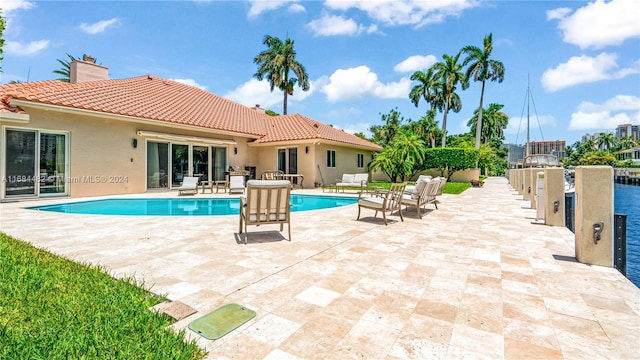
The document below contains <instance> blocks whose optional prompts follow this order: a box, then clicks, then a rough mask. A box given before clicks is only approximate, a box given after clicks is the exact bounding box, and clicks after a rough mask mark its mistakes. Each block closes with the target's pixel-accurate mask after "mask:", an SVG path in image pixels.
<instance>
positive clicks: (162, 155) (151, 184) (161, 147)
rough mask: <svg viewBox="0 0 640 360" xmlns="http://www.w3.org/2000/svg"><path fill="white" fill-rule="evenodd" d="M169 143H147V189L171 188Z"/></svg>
mask: <svg viewBox="0 0 640 360" xmlns="http://www.w3.org/2000/svg"><path fill="white" fill-rule="evenodd" d="M168 180H169V144H167V143H157V142H152V141H150V142H149V143H147V189H152V190H157V189H168V188H169V181H168Z"/></svg>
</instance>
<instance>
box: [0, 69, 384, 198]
mask: <svg viewBox="0 0 640 360" xmlns="http://www.w3.org/2000/svg"><path fill="white" fill-rule="evenodd" d="M70 74H71V77H70V78H71V81H70V82H69V83H65V82H61V81H58V80H51V81H41V82H32V83H22V84H8V85H2V86H0V128H1V136H0V179H1V180H2V181H1V182H0V200H4V201H8V200H12V199H22V198H38V197H50V196H69V197H84V196H100V195H114V194H131V193H141V192H146V191H164V190H171V189H173V188H176V187H177V186H179V185H180V183H181V181H182V179H183V178H184V177H185V176H198V177H200V178H201V179H202V180H224V179H225V178H226V175H227V172H228V170H229V168H230V167H235V168H240V169H247V170H251V172H252V174H253V176H255V177H256V178H260V175H261V174H262V173H264V172H266V171H273V170H281V171H283V172H284V173H288V174H301V175H303V176H304V179H303V181H302V185H303V187H305V188H309V187H313V186H314V184H316V183H321V182H323V180H324V181H325V182H326V183H330V182H333V181H334V179H335V178H339V177H340V176H341V175H342V173H355V172H366V171H367V169H366V167H367V164H368V163H369V161H371V158H372V153H373V152H374V151H378V150H381V147H380V146H378V145H376V144H373V143H371V142H369V141H366V140H363V139H360V138H358V137H356V136H353V135H351V134H348V133H345V132H343V131H341V130H338V129H335V128H333V127H331V126H328V125H326V124H323V123H321V122H319V121H317V120H314V119H311V118H309V117H306V116H304V115H300V114H290V115H283V116H268V115H266V114H265V113H264V111H262V110H261V109H259V107H258V106H256V107H247V106H244V105H241V104H238V103H235V102H233V101H231V100H228V99H225V98H222V97H220V96H217V95H214V94H211V93H209V92H207V91H205V90H202V89H199V88H196V87H192V86H189V85H185V84H181V83H178V82H175V81H171V80H167V79H162V78H159V77H155V76H152V75H145V76H140V77H135V78H130V79H113V80H110V79H108V76H107V74H108V69H107V68H106V67H103V66H101V65H97V64H94V63H90V62H85V61H80V60H76V61H74V62H73V63H72V64H71V72H70Z"/></svg>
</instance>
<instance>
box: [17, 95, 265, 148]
mask: <svg viewBox="0 0 640 360" xmlns="http://www.w3.org/2000/svg"><path fill="white" fill-rule="evenodd" d="M11 105H12V106H19V107H22V108H25V107H26V108H28V107H32V108H36V109H42V110H53V111H60V112H68V113H72V114H79V115H86V116H92V117H102V118H105V117H106V118H109V119H114V120H120V121H129V122H137V123H145V124H150V125H162V126H166V127H171V128H176V129H189V130H198V131H203V130H210V131H215V132H216V133H217V134H222V135H229V136H240V137H245V138H251V139H259V138H260V137H261V135H255V134H248V133H243V132H237V131H229V130H220V129H213V128H208V127H202V126H195V125H184V124H176V123H171V122H168V121H163V120H154V119H146V118H140V117H135V116H129V115H119V114H113V113H107V112H101V111H95V110H87V109H78V108H74V107H68V106H60V105H53V104H45V103H41V102H33V101H28V100H21V99H12V100H11Z"/></svg>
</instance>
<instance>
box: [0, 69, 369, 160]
mask: <svg viewBox="0 0 640 360" xmlns="http://www.w3.org/2000/svg"><path fill="white" fill-rule="evenodd" d="M11 99H18V100H25V101H31V102H35V103H42V104H50V105H56V106H62V107H69V108H75V109H83V110H90V111H97V112H103V113H108V114H115V115H124V116H131V117H136V118H142V119H150V120H158V121H164V122H169V123H173V124H181V125H189V126H197V127H202V128H206V129H212V130H221V131H230V132H237V133H241V134H245V135H247V136H255V137H258V138H259V139H258V140H257V142H259V143H268V142H278V141H291V140H306V139H319V140H320V139H323V140H327V141H335V142H340V143H344V144H345V145H353V146H358V147H364V148H368V149H372V150H379V149H380V147H379V146H378V145H376V144H373V143H370V142H368V141H366V140H362V139H360V138H358V137H356V136H353V135H351V134H348V133H345V132H343V131H341V130H338V129H335V128H333V127H331V126H328V125H326V124H323V123H321V122H318V121H316V120H313V119H310V118H308V117H306V116H303V115H299V114H292V115H284V116H276V117H271V116H267V115H265V114H264V112H262V111H258V110H256V109H255V108H253V107H247V106H244V105H241V104H238V103H236V102H234V101H231V100H228V99H225V98H223V97H220V96H217V95H215V94H212V93H210V92H207V91H205V90H202V89H200V88H196V87H193V86H190V85H186V84H182V83H179V82H176V81H172V80H167V79H163V78H159V77H156V76H152V75H146V76H140V77H135V78H129V79H114V80H97V81H88V82H82V83H74V84H72V83H66V82H62V81H58V80H48V81H39V82H30V83H19V84H7V85H2V86H0V111H5V112H6V111H10V112H16V113H24V111H22V110H21V109H19V108H16V107H12V106H10V105H9V104H10V101H11Z"/></svg>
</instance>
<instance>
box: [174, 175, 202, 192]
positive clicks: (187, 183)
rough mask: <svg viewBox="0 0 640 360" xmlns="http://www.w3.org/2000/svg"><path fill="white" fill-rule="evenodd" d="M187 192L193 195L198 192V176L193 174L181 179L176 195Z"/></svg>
mask: <svg viewBox="0 0 640 360" xmlns="http://www.w3.org/2000/svg"><path fill="white" fill-rule="evenodd" d="M184 192H189V193H191V194H193V195H195V194H197V193H198V178H197V177H195V176H187V177H184V178H183V179H182V184H180V187H178V195H182V193H184Z"/></svg>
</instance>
